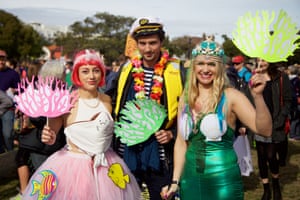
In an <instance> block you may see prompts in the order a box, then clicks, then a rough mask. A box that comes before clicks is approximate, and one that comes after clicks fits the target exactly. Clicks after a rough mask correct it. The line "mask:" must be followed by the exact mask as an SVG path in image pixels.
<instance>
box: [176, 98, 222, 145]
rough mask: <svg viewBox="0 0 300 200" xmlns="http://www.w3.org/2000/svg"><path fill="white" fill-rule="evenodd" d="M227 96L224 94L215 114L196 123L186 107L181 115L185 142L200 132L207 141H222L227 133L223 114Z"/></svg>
mask: <svg viewBox="0 0 300 200" xmlns="http://www.w3.org/2000/svg"><path fill="white" fill-rule="evenodd" d="M225 100H226V98H225V94H224V93H223V94H222V97H221V99H220V102H219V104H218V106H217V108H216V110H215V112H214V113H208V114H205V115H204V116H203V117H202V118H201V119H200V120H198V121H197V122H196V123H193V116H192V115H191V112H190V111H189V110H188V109H189V108H188V106H186V107H185V108H184V110H183V112H182V114H181V117H180V123H179V129H180V132H181V134H182V136H183V138H184V139H185V140H188V139H189V137H190V136H191V135H192V134H196V133H197V132H198V131H199V130H200V131H201V133H202V134H203V135H204V136H205V138H206V141H221V140H222V136H223V135H224V134H225V133H226V131H227V123H226V120H225V115H224V112H223V106H224V103H225Z"/></svg>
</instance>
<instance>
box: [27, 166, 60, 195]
mask: <svg viewBox="0 0 300 200" xmlns="http://www.w3.org/2000/svg"><path fill="white" fill-rule="evenodd" d="M39 174H41V175H42V176H43V178H42V180H41V182H40V183H39V182H38V181H36V180H32V192H31V194H30V195H31V196H33V195H35V194H38V198H37V200H47V199H49V198H50V197H51V195H52V193H53V192H54V191H55V190H56V188H57V184H58V181H57V178H56V175H55V173H54V172H53V171H51V170H43V171H41V172H39Z"/></svg>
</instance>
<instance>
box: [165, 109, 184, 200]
mask: <svg viewBox="0 0 300 200" xmlns="http://www.w3.org/2000/svg"><path fill="white" fill-rule="evenodd" d="M181 105H182V103H179V107H178V116H177V123H179V122H180V120H179V119H180V115H181V112H182V106H181ZM178 126H179V125H177V127H178ZM186 150H187V142H186V141H185V140H184V138H183V137H182V134H181V133H180V129H177V137H176V140H175V145H174V170H173V179H172V180H173V181H174V182H173V181H172V183H170V184H171V185H167V186H165V187H164V188H162V192H161V196H162V198H163V199H169V198H170V197H171V196H172V195H174V194H175V192H176V191H177V190H178V183H179V180H180V177H181V173H182V170H183V167H184V164H185V153H186Z"/></svg>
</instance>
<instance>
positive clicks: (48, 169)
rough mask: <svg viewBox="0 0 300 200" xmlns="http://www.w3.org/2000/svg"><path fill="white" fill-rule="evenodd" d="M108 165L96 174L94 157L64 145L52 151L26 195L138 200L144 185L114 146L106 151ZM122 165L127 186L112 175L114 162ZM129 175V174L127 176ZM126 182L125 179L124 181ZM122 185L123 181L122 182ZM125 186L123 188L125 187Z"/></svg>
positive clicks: (74, 199) (62, 199) (73, 199)
mask: <svg viewBox="0 0 300 200" xmlns="http://www.w3.org/2000/svg"><path fill="white" fill-rule="evenodd" d="M105 157H106V159H107V162H108V166H107V167H105V166H99V167H98V168H97V176H95V174H94V168H93V160H92V159H91V157H90V156H88V155H86V154H80V153H74V152H70V151H68V150H66V149H62V150H60V151H58V152H56V153H54V154H53V155H51V156H50V157H49V158H48V159H47V160H46V161H45V162H44V163H43V164H42V165H41V166H40V167H39V168H38V169H37V170H36V172H35V173H34V174H33V176H32V177H31V179H30V181H29V184H28V186H27V188H26V190H25V192H24V193H23V198H22V199H26V200H30V199H49V200H50V199H51V200H53V199H56V200H86V199H88V200H138V199H141V191H140V188H139V186H138V184H137V182H136V180H135V178H134V176H133V175H132V174H131V173H130V171H129V169H128V168H127V166H126V164H125V163H124V161H123V160H122V159H121V158H120V157H119V156H118V155H117V154H116V153H115V152H114V151H112V150H108V151H107V152H106V153H105ZM114 163H118V164H120V165H121V166H122V171H123V172H122V174H123V175H124V176H117V178H120V177H121V178H123V177H125V175H129V181H127V182H126V184H125V185H126V187H124V184H123V187H119V186H118V184H116V183H115V182H114V181H113V180H112V179H111V177H109V176H108V173H109V168H110V166H111V164H114ZM127 178H128V176H127ZM123 183H125V182H123ZM121 185H122V184H121ZM122 188H123V189H122Z"/></svg>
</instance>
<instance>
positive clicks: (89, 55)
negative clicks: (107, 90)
mask: <svg viewBox="0 0 300 200" xmlns="http://www.w3.org/2000/svg"><path fill="white" fill-rule="evenodd" d="M83 65H95V66H98V67H99V69H100V70H101V80H100V82H99V85H98V86H99V87H102V86H103V85H104V84H105V73H106V72H105V66H104V63H103V62H102V60H101V58H100V56H99V54H98V53H97V52H96V51H95V50H92V49H90V50H88V49H86V50H82V51H79V52H78V53H77V54H76V56H75V60H74V65H73V73H72V81H73V84H74V85H76V86H77V87H78V86H82V83H81V82H80V80H79V77H78V70H79V68H80V67H81V66H83Z"/></svg>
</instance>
